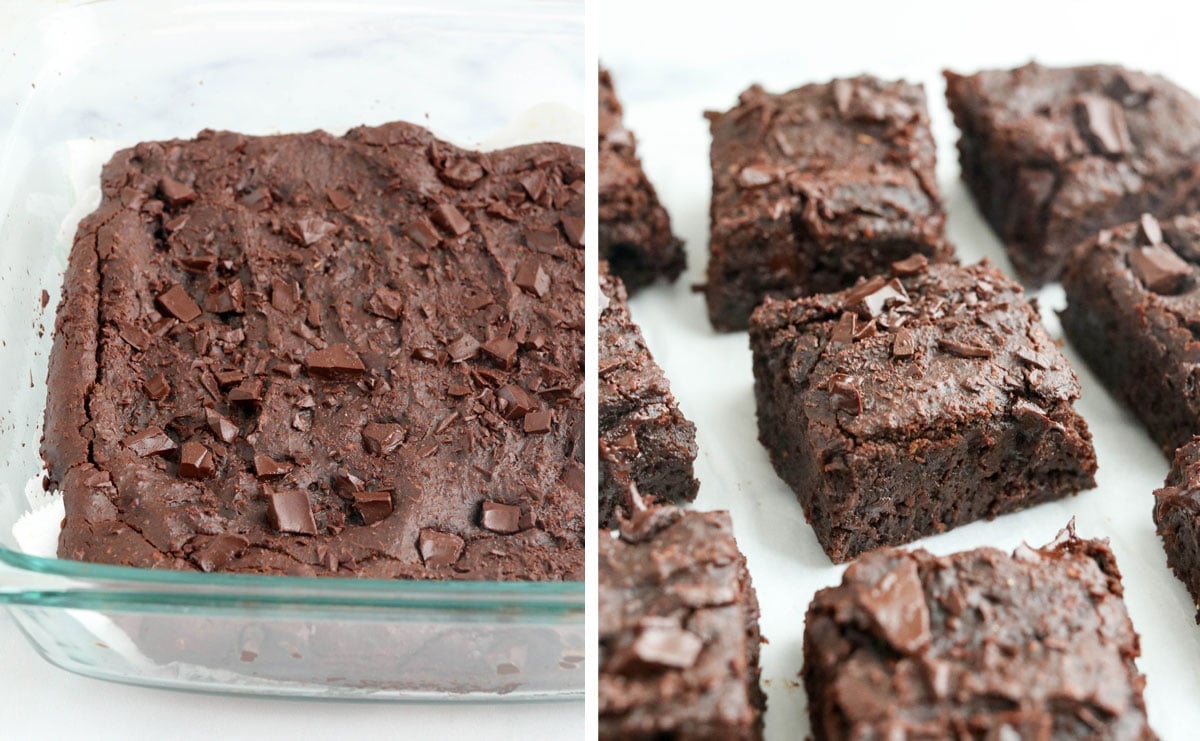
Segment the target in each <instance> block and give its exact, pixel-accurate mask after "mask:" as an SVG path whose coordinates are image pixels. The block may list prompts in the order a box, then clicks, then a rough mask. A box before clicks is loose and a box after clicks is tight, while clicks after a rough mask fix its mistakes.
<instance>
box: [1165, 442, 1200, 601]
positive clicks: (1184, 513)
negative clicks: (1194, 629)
mask: <svg viewBox="0 0 1200 741" xmlns="http://www.w3.org/2000/svg"><path fill="white" fill-rule="evenodd" d="M1154 524H1155V525H1156V526H1157V528H1158V537H1160V538H1162V543H1163V550H1165V551H1166V552H1167V565H1168V566H1170V567H1171V571H1174V572H1175V576H1177V577H1179V581H1181V582H1183V583H1184V585H1185V586H1186V587H1187V589H1188V592H1190V593H1191V595H1192V599H1193V600H1194V601H1195V603H1196V606H1197V612H1196V622H1198V623H1200V437H1195V438H1192V440H1191V442H1189V443H1188V444H1187V445H1184V446H1183V447H1181V448H1180V449H1179V450H1178V451H1176V453H1175V460H1174V462H1173V463H1172V464H1171V471H1170V473H1168V474H1167V481H1166V483H1165V484H1163V488H1161V489H1159V490H1158V491H1156V492H1154Z"/></svg>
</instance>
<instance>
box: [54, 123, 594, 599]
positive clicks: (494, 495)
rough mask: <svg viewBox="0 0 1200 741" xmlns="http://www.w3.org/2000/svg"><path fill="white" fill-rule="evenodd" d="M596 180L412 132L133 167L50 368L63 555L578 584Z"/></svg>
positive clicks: (538, 149)
mask: <svg viewBox="0 0 1200 741" xmlns="http://www.w3.org/2000/svg"><path fill="white" fill-rule="evenodd" d="M583 185H584V181H583V154H582V151H581V150H579V149H578V148H575V147H568V146H563V145H557V144H539V145H533V146H525V147H516V148H513V149H506V150H500V151H496V152H490V153H478V152H470V151H465V150H462V149H458V148H457V147H454V146H452V145H450V144H447V143H445V142H442V141H439V140H437V139H435V138H434V137H433V136H432V135H431V134H430V133H429V132H428V131H426V130H424V129H422V128H419V127H417V126H413V125H410V124H405V123H393V124H387V125H384V126H380V127H375V128H366V127H364V128H358V129H354V130H352V131H350V132H349V133H348V134H346V135H345V136H344V137H334V136H330V135H328V134H325V133H323V132H315V133H311V134H303V135H290V136H271V137H247V136H242V135H239V134H235V133H229V132H215V131H204V132H201V134H200V135H199V136H198V137H197V138H196V139H194V140H191V141H166V142H151V143H143V144H139V145H137V146H135V147H133V148H131V149H127V150H124V151H121V152H118V153H117V154H116V155H115V156H114V157H113V159H112V160H111V161H110V162H109V163H108V164H107V165H106V166H105V168H104V170H103V174H102V193H103V200H102V202H101V204H100V207H99V209H98V210H97V211H96V212H95V213H93V214H91V215H90V216H88V217H86V218H85V219H84V220H83V222H82V223H81V224H80V226H79V230H78V233H77V235H76V238H75V244H74V247H73V249H72V251H71V255H70V264H69V267H68V269H67V273H66V278H65V286H64V295H63V300H62V303H61V304H60V306H59V311H58V319H57V324H56V328H55V342H54V349H53V353H52V355H51V358H50V372H49V380H48V387H49V399H48V402H47V408H46V425H45V438H44V441H43V447H42V453H43V457H44V458H45V461H46V464H47V467H48V469H49V475H48V478H49V486H52V487H57V488H61V489H62V491H63V495H64V498H65V504H66V519H65V521H64V526H63V532H62V537H61V540H60V544H59V554H60V555H61V556H62V557H64V558H72V559H82V560H87V561H100V562H104V563H113V564H125V565H132V566H143V567H153V568H174V569H185V570H204V571H237V572H254V573H284V574H302V575H314V574H315V575H330V574H332V575H354V576H371V577H403V578H439V579H442V578H445V579H451V578H453V579H535V580H545V579H581V578H582V577H583V543H584V496H583V468H582V465H583V459H584V449H583V447H582V444H583V433H582V430H583V394H582V389H583V336H584V326H583V325H584V319H583V296H584V271H583V259H584V258H583V250H582V230H583Z"/></svg>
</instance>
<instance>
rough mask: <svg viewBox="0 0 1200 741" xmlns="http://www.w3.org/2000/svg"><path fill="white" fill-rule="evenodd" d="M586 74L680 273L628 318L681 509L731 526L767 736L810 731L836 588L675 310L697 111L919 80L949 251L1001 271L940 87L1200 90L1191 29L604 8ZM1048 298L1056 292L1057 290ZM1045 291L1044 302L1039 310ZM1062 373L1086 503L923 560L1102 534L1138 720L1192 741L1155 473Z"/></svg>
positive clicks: (696, 186) (704, 158) (728, 340)
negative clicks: (858, 84) (1113, 568)
mask: <svg viewBox="0 0 1200 741" xmlns="http://www.w3.org/2000/svg"><path fill="white" fill-rule="evenodd" d="M599 15H600V18H599V22H600V29H601V34H600V56H601V59H602V61H604V62H605V63H606V64H607V65H609V66H610V67H611V68H612V70H613V74H614V77H615V81H616V84H617V88H618V92H619V94H620V95H621V96H622V98H623V100H624V103H625V106H626V111H627V123H628V125H629V127H630V128H631V129H632V130H633V131H634V132H635V133H636V134H637V136H638V138H639V140H640V146H641V153H642V158H643V161H644V163H645V166H646V169H647V171H648V172H649V174H650V177H651V179H652V180H653V181H654V183H655V184H656V186H657V188H658V190H659V193H660V195H661V196H662V198H663V200H664V201H665V203H666V206H667V208H668V209H669V210H670V212H671V215H672V216H673V218H674V224H675V228H676V230H677V233H678V234H680V235H681V236H682V237H683V238H684V239H685V240H686V241H687V243H688V256H689V261H690V262H689V265H690V267H689V270H688V272H687V273H686V274H685V275H684V276H683V277H682V278H681V279H680V280H679V282H678V283H677V284H676V285H674V286H660V287H657V288H654V289H652V290H649V291H647V292H645V293H644V294H642V295H640V296H638V297H637V298H636V299H635V300H634V301H633V302H632V306H631V310H632V312H633V315H634V318H635V319H636V320H637V321H638V322H639V323H640V324H641V325H642V328H643V330H644V331H645V334H646V338H647V342H648V343H649V345H650V347H651V349H652V351H653V352H654V354H655V356H656V358H657V359H658V360H659V362H660V363H661V364H662V366H663V367H664V368H665V370H666V373H667V376H668V377H669V378H670V379H671V381H672V386H673V388H674V391H675V395H676V396H677V397H678V399H679V402H680V406H681V407H682V408H683V411H684V413H685V414H686V415H687V416H688V417H689V418H691V419H692V420H693V421H694V422H695V423H696V425H697V427H698V442H699V448H700V456H699V459H698V461H697V475H698V477H699V479H700V481H701V488H700V495H699V498H698V499H697V501H696V506H697V507H701V508H706V509H718V508H720V509H729V510H731V511H732V513H733V518H734V525H735V529H736V532H737V536H738V540H739V542H740V543H741V545H742V547H743V549H744V550H745V552H746V556H747V559H748V561H749V565H750V571H751V573H752V575H753V577H754V582H755V586H756V587H757V588H758V594H759V599H760V600H761V602H762V629H763V633H764V634H765V635H766V636H767V637H768V638H769V639H770V643H769V644H767V645H766V646H764V647H763V653H762V658H763V669H764V684H765V688H766V690H767V692H768V694H769V698H770V699H769V710H768V712H767V738H768V739H792V738H803V737H804V735H805V734H806V733H807V732H808V719H807V715H806V703H805V697H804V691H803V689H802V688H801V687H800V685H799V683H798V682H797V679H798V677H797V674H798V672H799V670H800V664H801V640H802V635H803V628H804V612H805V610H806V608H807V606H808V603H809V601H810V600H811V598H812V595H813V593H814V592H815V591H816V590H817V589H819V588H821V587H824V586H828V585H831V584H834V583H837V582H838V581H839V580H840V578H841V572H842V569H841V568H839V567H834V566H832V565H830V563H829V560H828V559H827V558H826V557H825V556H824V555H823V553H822V552H821V550H820V548H819V547H818V546H817V543H816V540H815V538H814V537H813V534H812V530H811V529H810V528H809V527H808V525H807V524H806V523H805V522H804V518H803V515H802V513H801V511H800V507H799V505H798V504H797V502H796V500H795V496H794V495H793V494H792V492H791V491H790V490H789V489H788V488H787V487H786V486H785V485H784V484H783V483H782V482H781V481H780V480H779V478H778V477H777V476H776V475H775V473H774V471H773V470H772V468H771V466H770V464H769V463H768V460H767V456H766V453H765V452H764V450H763V448H762V447H761V446H760V445H759V443H758V441H757V428H756V424H755V417H754V397H753V393H752V375H751V370H750V352H749V349H748V347H747V339H746V334H745V333H736V334H730V335H715V334H713V332H712V330H711V329H710V327H709V324H708V320H707V316H706V314H705V307H704V301H703V298H702V297H701V296H700V295H697V294H694V293H691V292H690V291H689V290H688V287H689V285H690V284H692V283H698V282H702V281H703V278H704V273H703V269H704V266H705V263H706V262H707V243H708V202H709V189H710V187H711V186H710V177H709V170H708V167H709V165H708V146H709V135H708V126H707V124H706V122H705V121H704V119H703V118H702V117H701V112H702V111H703V110H704V109H706V108H713V109H726V108H728V107H730V106H731V105H732V104H733V103H734V101H735V100H736V97H737V94H738V93H739V92H740V91H741V90H742V89H744V88H745V87H746V86H747V85H749V84H750V83H751V82H756V81H757V82H762V83H763V84H764V85H765V86H766V87H767V89H769V90H775V91H782V90H786V89H789V88H791V87H795V86H797V85H800V84H803V83H805V82H810V81H821V80H827V79H829V78H831V77H834V76H846V75H851V74H856V73H859V72H871V73H874V74H877V75H880V76H884V77H906V78H908V79H910V80H914V81H920V82H924V83H925V84H926V87H927V92H928V95H929V100H930V106H931V112H932V115H933V119H934V134H935V136H936V138H937V141H938V156H939V163H940V164H939V181H940V184H941V186H942V188H943V193H944V195H945V199H946V205H947V208H948V209H949V235H950V237H951V239H952V240H953V241H954V242H955V243H956V244H957V246H958V247H959V250H960V253H961V254H962V256H963V257H964V258H965V259H967V260H969V261H974V260H976V259H978V258H980V257H983V256H985V255H986V256H991V257H992V258H993V259H994V260H997V261H998V263H999V264H1000V265H1001V266H1002V268H1003V269H1005V270H1006V271H1007V270H1010V267H1009V265H1008V262H1007V260H1006V259H1005V257H1004V253H1003V251H1002V249H1001V246H1000V244H999V243H998V242H997V240H996V239H995V237H994V236H993V235H992V234H991V233H990V231H989V230H988V229H987V228H986V226H985V225H984V224H983V222H982V221H981V219H980V217H979V215H978V213H977V212H976V210H975V207H974V205H973V203H972V202H971V199H970V197H969V196H968V194H967V193H966V192H965V190H964V189H963V187H962V186H961V185H960V184H959V182H958V179H957V178H958V165H957V157H956V154H955V152H954V142H955V140H956V137H957V133H956V131H955V130H954V127H953V123H952V121H951V120H950V116H949V113H948V112H947V111H946V109H945V104H944V103H943V98H942V91H943V85H942V81H941V77H940V70H941V69H942V68H943V67H946V66H949V67H952V68H955V69H957V70H959V71H972V70H975V69H980V68H983V67H987V66H1015V65H1018V64H1021V63H1024V62H1025V61H1028V60H1029V59H1031V58H1034V57H1036V58H1037V59H1039V60H1040V61H1043V62H1045V63H1055V64H1077V63H1083V62H1089V61H1112V62H1118V63H1124V64H1126V65H1129V66H1133V67H1140V68H1144V69H1147V70H1150V71H1156V72H1162V73H1165V74H1167V75H1168V76H1170V77H1172V78H1174V79H1175V80H1176V81H1178V82H1179V83H1181V84H1183V85H1184V86H1186V87H1188V88H1189V89H1191V90H1192V91H1196V92H1200V67H1197V66H1196V65H1195V64H1194V55H1193V54H1184V53H1182V52H1181V50H1185V49H1192V48H1194V46H1195V44H1194V40H1193V38H1192V37H1193V35H1194V32H1195V28H1196V21H1197V20H1200V13H1198V11H1197V9H1196V8H1195V7H1194V6H1193V7H1191V8H1189V7H1187V6H1186V5H1184V4H1179V3H1166V2H1157V1H1156V2H1141V3H1137V4H1136V5H1135V6H1130V5H1129V4H1128V3H1114V2H1092V3H1073V2H1072V3H1066V2H1064V3H1049V2H1030V1H1029V0H1013V1H1012V2H1007V3H1003V4H1002V5H997V4H995V3H964V2H953V3H951V2H939V3H934V2H925V3H897V2H889V1H888V0H861V1H860V2H855V3H837V2H834V3H783V2H763V1H761V0H743V2H740V3H737V4H736V7H732V8H730V9H729V12H724V13H716V12H712V13H706V12H691V13H679V12H678V10H677V8H676V7H675V6H673V5H670V4H665V3H658V4H655V3H645V2H635V1H633V0H605V2H604V3H603V4H601V5H600V6H599ZM1056 291H1057V292H1056ZM1062 300H1063V299H1062V294H1061V291H1060V290H1057V289H1052V290H1048V291H1046V292H1045V297H1044V299H1043V307H1044V309H1045V311H1044V312H1043V313H1044V314H1045V315H1046V317H1047V319H1048V322H1047V323H1048V325H1049V326H1050V327H1051V328H1052V329H1053V331H1054V332H1056V333H1057V332H1058V324H1057V321H1055V319H1054V317H1053V314H1052V311H1051V309H1053V308H1054V307H1057V306H1061V304H1062ZM1067 354H1068V356H1069V357H1070V358H1071V360H1072V362H1073V363H1074V364H1075V367H1076V368H1077V369H1079V370H1080V378H1081V381H1082V384H1083V388H1084V392H1083V399H1082V401H1081V403H1080V405H1079V409H1080V411H1081V412H1082V413H1083V415H1084V416H1085V417H1086V418H1087V421H1088V423H1089V424H1090V425H1091V428H1092V430H1093V431H1094V433H1095V443H1096V450H1097V455H1098V457H1099V462H1100V473H1099V477H1098V481H1099V487H1098V488H1097V489H1095V490H1092V491H1089V492H1086V493H1084V494H1082V495H1080V496H1078V497H1076V498H1073V499H1069V500H1067V501H1064V502H1060V503H1054V504H1049V505H1044V506H1042V507H1038V508H1036V509H1034V510H1031V511H1027V512H1023V513H1020V514H1016V515H1010V516H1007V517H1003V518H1000V519H998V520H996V521H995V522H990V523H987V522H985V523H977V524H974V525H971V526H968V527H964V528H961V529H958V530H956V531H953V532H951V533H947V534H944V535H942V536H939V537H935V538H930V539H927V540H925V541H922V542H921V545H922V546H925V547H927V548H929V549H930V550H933V551H935V552H938V553H947V552H952V551H956V550H962V549H967V548H971V547H975V546H979V545H983V544H988V545H994V546H998V547H1002V548H1006V549H1011V548H1013V547H1015V546H1016V545H1018V544H1019V543H1020V542H1021V541H1023V540H1027V541H1029V542H1030V543H1033V544H1037V545H1040V544H1043V543H1045V542H1047V541H1049V540H1050V539H1051V538H1052V537H1053V536H1054V534H1055V532H1056V531H1057V530H1058V529H1059V528H1061V527H1062V526H1063V525H1065V524H1066V522H1067V520H1068V519H1069V518H1070V517H1072V516H1074V517H1076V518H1077V519H1078V525H1079V531H1080V533H1081V534H1083V535H1087V536H1107V537H1110V538H1111V539H1112V545H1113V548H1114V549H1115V551H1116V554H1117V557H1118V559H1119V562H1120V566H1121V570H1122V571H1123V572H1124V575H1125V587H1126V593H1127V597H1128V605H1129V611H1130V613H1131V615H1132V617H1133V621H1134V625H1135V627H1136V628H1137V629H1138V631H1139V632H1140V633H1141V636H1142V648H1143V655H1142V658H1141V659H1140V661H1139V662H1138V665H1139V667H1140V668H1141V670H1142V671H1143V672H1144V673H1145V674H1146V675H1147V678H1148V685H1147V691H1146V700H1147V703H1148V704H1149V711H1150V720H1151V724H1152V725H1153V727H1154V728H1155V730H1156V731H1157V732H1158V733H1159V734H1160V735H1161V736H1162V737H1163V738H1164V739H1186V738H1195V737H1196V728H1197V725H1198V724H1200V703H1198V702H1197V701H1196V698H1197V697H1200V671H1197V667H1198V666H1200V628H1198V627H1197V625H1196V624H1195V622H1194V621H1193V619H1192V616H1193V613H1194V607H1193V606H1192V604H1191V600H1190V599H1189V598H1188V596H1187V593H1186V591H1185V590H1184V588H1183V587H1182V585H1181V584H1179V583H1178V582H1177V581H1176V580H1175V578H1174V577H1173V576H1172V575H1171V574H1170V572H1169V571H1168V570H1167V568H1166V559H1165V557H1164V555H1163V551H1162V547H1161V545H1160V543H1159V541H1158V539H1157V537H1156V536H1155V534H1154V528H1153V522H1152V520H1151V516H1150V510H1151V506H1152V500H1151V494H1150V493H1151V491H1152V490H1153V489H1155V488H1157V487H1158V486H1161V484H1162V480H1163V476H1164V475H1165V473H1166V470H1167V462H1166V461H1165V460H1164V459H1163V457H1162V456H1161V455H1160V454H1159V453H1158V452H1157V450H1156V449H1155V447H1154V446H1153V445H1152V444H1151V443H1150V440H1149V438H1148V437H1147V436H1146V434H1145V433H1144V432H1143V431H1142V429H1141V428H1140V427H1139V426H1138V425H1137V423H1136V421H1135V420H1133V419H1132V418H1131V416H1130V415H1129V414H1127V413H1126V412H1124V411H1123V410H1122V409H1121V408H1120V407H1118V406H1117V405H1116V404H1115V403H1114V401H1113V400H1112V398H1111V397H1110V396H1109V395H1108V394H1107V393H1106V392H1105V391H1104V389H1103V388H1102V387H1101V386H1100V385H1099V383H1098V382H1097V380H1096V378H1095V377H1094V376H1093V375H1091V374H1090V373H1089V372H1088V371H1087V370H1086V368H1085V367H1084V366H1083V364H1082V362H1080V360H1079V357H1078V356H1077V355H1076V354H1075V353H1074V352H1073V351H1072V350H1071V348H1070V347H1068V348H1067Z"/></svg>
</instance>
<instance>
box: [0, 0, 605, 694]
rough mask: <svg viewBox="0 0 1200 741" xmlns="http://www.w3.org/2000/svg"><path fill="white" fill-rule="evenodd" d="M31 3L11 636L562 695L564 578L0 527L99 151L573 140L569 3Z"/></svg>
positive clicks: (208, 680)
mask: <svg viewBox="0 0 1200 741" xmlns="http://www.w3.org/2000/svg"><path fill="white" fill-rule="evenodd" d="M35 5H37V7H36V8H34V9H33V11H34V12H31V13H30V14H29V17H28V18H27V19H26V20H23V21H22V22H21V23H19V24H18V27H16V28H11V27H10V28H8V29H6V30H4V31H0V42H2V43H0V49H3V50H4V56H5V59H4V62H5V66H4V67H2V68H0V147H2V148H0V342H2V344H0V387H3V388H6V389H8V390H9V392H8V394H7V395H6V396H7V398H6V399H5V400H4V402H3V403H2V404H0V603H7V604H8V605H9V609H10V612H11V613H12V615H13V616H14V618H15V619H16V622H17V624H18V625H19V626H20V628H21V629H22V630H23V631H24V633H25V634H26V635H27V636H28V637H29V639H30V640H31V641H32V643H33V645H34V646H35V647H36V648H37V650H38V651H40V652H41V654H42V655H43V656H45V657H46V658H47V659H48V660H50V661H51V662H53V663H55V664H57V665H59V666H61V667H64V668H66V669H69V670H72V671H76V672H79V673H81V674H86V675H90V676H95V677H101V678H105V679H110V680H116V681H122V682H129V683H134V684H144V685H154V686H165V687H173V688H179V689H191V690H200V691H215V692H237V693H260V694H271V695H290V696H307V697H344V698H362V699H389V700H407V699H414V700H429V699H438V700H441V699H447V700H454V699H466V700H471V699H475V700H487V701H495V700H499V699H510V700H544V699H561V698H577V697H579V696H581V695H582V693H583V686H584V668H583V656H584V635H583V632H584V628H583V614H584V588H583V584H582V583H486V582H398V581H383V580H366V579H364V580H347V579H314V578H299V577H277V576H258V577H256V576H241V575H223V574H200V573H185V572H171V571H156V570H145V569H131V568H125V567H117V566H106V565H97V564H88V563H81V562H73V561H67V560H59V559H55V558H47V557H43V556H39V555H32V554H30V553H27V552H24V551H23V550H22V549H21V548H20V547H18V544H17V540H16V538H15V537H14V535H13V526H14V525H15V524H16V522H17V521H18V520H19V519H20V518H21V517H22V516H23V515H25V514H26V513H27V512H28V511H29V510H30V509H31V507H32V505H33V504H34V503H35V502H37V501H38V500H39V497H38V496H37V495H36V494H27V488H29V489H36V488H37V487H36V485H34V486H30V482H31V481H34V480H36V479H37V478H38V477H39V476H40V473H41V460H40V458H39V455H38V442H39V439H40V434H41V433H40V428H41V420H42V411H43V407H44V404H45V383H44V379H45V377H46V360H47V357H48V355H49V350H50V345H51V341H52V330H53V319H54V316H53V314H54V306H55V305H56V304H57V300H58V296H59V290H60V285H61V278H62V271H63V269H64V268H65V265H66V260H67V254H68V250H69V247H70V244H71V240H72V237H73V235H74V231H75V226H76V224H77V222H78V220H79V218H80V217H81V216H82V215H84V214H86V213H88V212H89V211H90V210H92V209H93V208H94V207H95V205H96V204H97V203H98V201H99V190H98V184H99V166H100V164H101V163H102V162H103V161H104V160H105V159H107V157H108V156H109V155H111V153H112V152H113V151H115V150H116V149H118V148H120V147H125V146H129V145H132V144H134V143H136V142H138V141H143V140H152V139H164V138H171V137H190V136H193V135H195V133H196V132H197V131H199V130H200V129H203V128H227V129H234V130H237V131H241V132H244V133H251V134H266V133H274V132H282V131H304V130H310V129H315V128H324V129H326V130H329V131H332V132H335V133H341V132H342V131H344V130H345V129H347V128H349V127H351V126H355V125H359V124H378V123H383V122H386V121H391V120H407V121H413V122H415V123H420V124H422V125H425V126H428V127H429V128H431V129H432V130H433V131H434V132H435V133H436V134H437V135H439V136H441V137H442V138H446V139H449V140H451V141H454V142H456V143H458V144H461V145H464V146H481V145H483V146H486V145H487V144H488V142H497V141H504V142H506V143H516V142H518V141H522V140H524V141H535V140H558V141H564V142H567V143H571V144H577V145H581V144H582V140H583V135H582V132H583V120H582V114H581V113H580V112H581V111H583V110H585V109H586V108H585V106H584V97H585V93H584V91H585V74H584V69H585V68H584V56H583V3H582V2H555V1H553V0H550V1H548V0H540V1H539V0H526V1H512V0H504V1H503V2H479V3H470V2H465V1H462V2H446V1H445V0H443V1H441V2H437V3H430V4H429V5H428V6H422V5H418V4H416V3H398V2H386V1H383V0H378V1H374V2H373V1H370V0H357V1H356V2H353V3H343V2H334V1H332V0H330V1H327V2H316V1H306V2H270V1H263V0H258V1H256V2H205V3H188V2H163V0H155V1H154V2H140V1H138V0H111V1H110V2H89V3H85V2H76V3H65V4H64V3H51V2H43V3H38V4H35ZM10 54H11V56H10ZM497 137H499V138H497ZM43 291H45V294H43ZM47 302H48V303H47Z"/></svg>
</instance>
